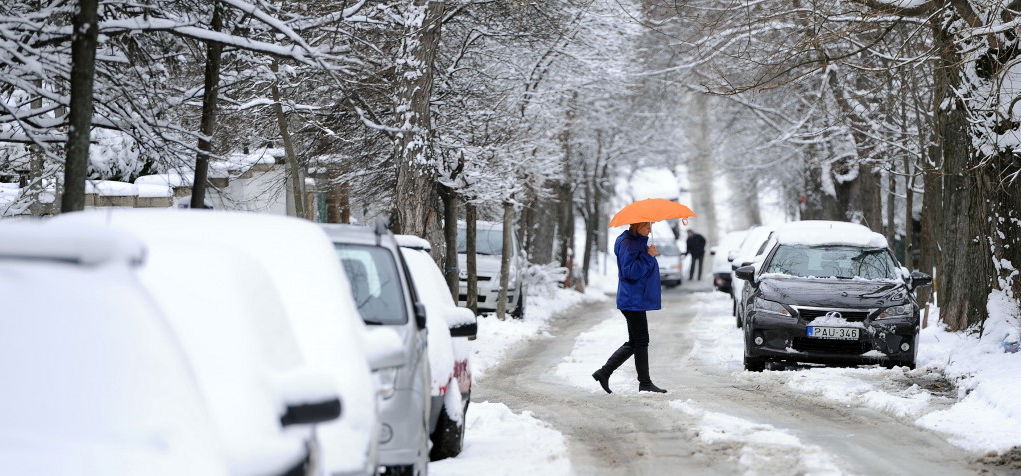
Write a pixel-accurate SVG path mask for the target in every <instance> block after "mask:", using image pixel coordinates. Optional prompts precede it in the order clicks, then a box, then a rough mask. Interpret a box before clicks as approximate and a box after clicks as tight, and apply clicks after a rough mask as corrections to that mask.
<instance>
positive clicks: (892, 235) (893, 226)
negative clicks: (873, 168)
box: [886, 160, 910, 253]
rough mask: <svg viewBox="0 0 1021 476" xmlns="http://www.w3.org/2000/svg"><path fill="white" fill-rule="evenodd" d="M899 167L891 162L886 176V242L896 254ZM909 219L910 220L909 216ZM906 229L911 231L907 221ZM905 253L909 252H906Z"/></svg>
mask: <svg viewBox="0 0 1021 476" xmlns="http://www.w3.org/2000/svg"><path fill="white" fill-rule="evenodd" d="M896 171H897V167H896V166H895V163H894V161H893V160H891V161H890V172H889V173H888V174H886V178H887V180H886V241H887V243H889V244H890V247H891V248H893V250H894V252H896V251H897V248H896V246H894V240H896V239H897V223H896V220H895V211H896V208H895V206H896V204H897V203H896V202H897V174H896ZM907 218H910V216H908V217H907ZM904 229H905V230H910V228H909V227H908V223H907V220H905V223H904ZM904 251H905V253H906V252H907V250H906V249H905V250H904Z"/></svg>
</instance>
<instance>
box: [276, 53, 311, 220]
mask: <svg viewBox="0 0 1021 476" xmlns="http://www.w3.org/2000/svg"><path fill="white" fill-rule="evenodd" d="M269 69H270V71H273V73H274V74H275V73H276V72H277V70H278V64H277V61H276V60H273V63H271V64H270V67H269ZM277 83H278V81H276V80H274V81H273V85H272V86H270V95H271V97H272V99H273V115H275V116H276V119H277V128H279V129H280V140H281V141H282V142H283V143H284V160H285V161H286V167H287V176H288V177H287V180H288V181H290V187H289V188H290V191H291V193H292V194H293V195H292V197H291V200H293V202H292V203H294V216H297V217H304V216H305V205H306V203H305V178H304V174H302V170H301V166H300V165H299V164H298V157H297V155H296V154H295V152H294V143H293V142H291V132H290V130H289V129H288V126H287V115H286V114H284V105H283V104H282V103H281V102H280V100H281V95H280V88H279V87H278V86H277Z"/></svg>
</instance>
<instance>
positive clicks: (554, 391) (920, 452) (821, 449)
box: [472, 283, 1009, 475]
mask: <svg viewBox="0 0 1021 476" xmlns="http://www.w3.org/2000/svg"><path fill="white" fill-rule="evenodd" d="M707 291H709V289H708V288H707V284H703V285H699V284H698V283H696V284H695V285H691V284H688V283H686V284H685V285H684V287H682V288H680V289H677V290H672V291H668V292H666V293H665V294H664V309H666V310H665V311H659V312H655V313H651V315H650V319H649V320H650V331H651V335H652V348H651V352H650V353H651V356H650V361H651V364H652V377H653V379H654V381H655V382H656V383H657V384H658V385H660V386H662V387H665V388H667V389H669V390H670V393H668V394H666V395H655V394H644V393H643V394H638V393H637V392H636V390H637V385H636V384H635V383H634V367H633V365H632V364H631V363H630V362H629V363H628V364H625V366H624V367H622V368H621V369H620V370H618V372H617V374H615V376H614V379H613V380H611V385H612V386H613V388H614V389H615V393H614V394H613V395H606V394H604V393H603V392H602V391H601V390H599V389H598V386H597V384H596V383H595V382H594V381H592V379H591V377H589V376H588V375H589V374H590V373H591V372H592V371H593V370H595V369H596V368H597V367H598V366H599V365H601V364H602V362H603V359H605V358H606V356H608V355H609V353H610V352H612V349H613V346H616V345H619V344H620V343H623V342H624V341H625V340H626V331H625V328H624V324H623V319H622V318H620V317H619V315H618V314H617V311H616V310H615V309H613V303H612V301H607V302H600V303H595V304H586V305H582V306H580V307H577V308H575V309H574V311H573V312H571V313H569V314H567V315H563V316H561V317H559V318H557V319H556V320H555V321H553V323H552V326H551V328H550V330H549V333H550V334H551V335H552V336H553V337H548V338H540V339H536V340H533V341H530V342H527V343H525V344H523V345H522V346H521V347H519V348H517V349H515V350H514V351H512V352H510V353H509V354H508V355H507V356H506V357H505V358H504V359H503V361H502V362H501V364H500V365H499V366H497V367H495V368H493V369H492V370H491V371H489V372H488V373H487V375H486V377H485V378H484V379H482V380H481V381H480V382H479V383H478V385H477V388H476V390H475V392H474V393H473V395H472V399H473V400H475V401H485V400H488V401H492V402H502V403H504V404H506V405H507V406H508V407H510V409H511V410H513V411H515V412H521V411H530V412H531V413H532V414H534V416H535V417H536V418H538V419H539V420H542V421H545V422H547V423H549V424H550V425H551V426H552V427H553V428H554V429H556V430H558V431H560V432H561V433H563V435H564V437H565V438H566V439H567V446H568V448H569V453H570V454H569V456H570V460H571V464H572V466H573V470H574V472H575V473H576V474H663V473H664V472H665V474H770V475H774V474H775V475H784V474H791V475H793V474H941V475H952V474H976V473H977V472H982V471H989V472H990V473H992V474H1009V473H1001V471H1000V469H1002V468H997V467H991V466H983V465H980V464H979V463H977V462H975V461H976V460H975V456H974V455H973V454H971V453H968V452H966V451H964V450H962V449H960V448H958V447H956V446H953V445H951V444H950V443H948V442H947V441H946V440H945V439H944V438H943V437H942V436H941V435H938V434H936V433H934V432H931V431H929V430H926V429H923V428H921V427H919V426H917V425H915V424H914V423H913V418H912V416H911V414H912V411H914V410H913V408H914V407H915V406H917V405H920V404H924V405H926V406H927V407H929V408H930V409H931V408H932V407H935V408H939V407H940V406H941V405H946V404H948V402H949V398H944V397H941V396H940V394H939V392H938V391H936V392H929V391H925V392H923V391H922V390H919V387H917V386H914V385H916V384H918V385H923V386H924V385H928V384H930V383H931V386H932V387H933V388H936V389H938V388H939V383H938V382H935V383H932V382H924V381H912V380H911V379H909V378H908V377H905V376H903V370H899V369H898V370H889V371H888V370H885V369H883V370H881V371H880V370H879V369H861V370H857V369H855V371H857V372H860V373H861V375H862V377H861V378H856V379H855V382H856V384H858V385H863V386H865V387H866V390H863V393H864V394H866V396H868V397H870V398H878V399H882V398H885V399H887V400H890V402H889V404H888V405H886V406H885V407H884V406H882V405H880V406H879V407H878V408H877V406H875V405H873V406H869V405H858V404H854V403H849V402H847V401H842V400H841V399H840V398H835V397H832V396H827V395H826V393H825V392H826V389H825V388H823V389H818V388H816V389H808V390H806V389H805V388H798V387H797V386H792V384H791V380H792V379H795V378H797V377H798V376H799V375H810V376H811V377H813V378H811V379H809V380H810V381H811V382H813V383H814V384H816V385H823V386H825V385H833V386H834V387H837V390H840V388H839V387H841V386H842V385H844V386H845V387H846V383H842V382H841V378H842V375H843V374H840V373H839V371H840V370H851V369H832V370H836V371H838V373H836V374H833V375H830V374H828V373H827V371H829V370H831V369H800V370H792V371H788V372H767V373H766V374H750V373H747V372H743V371H742V370H740V369H739V368H735V367H736V363H735V362H736V360H735V359H736V358H737V357H738V356H739V355H740V347H739V346H740V341H739V340H735V339H734V337H733V336H735V335H736V333H734V332H733V331H730V332H729V333H728V334H727V335H728V336H729V337H721V336H722V335H723V332H724V331H723V329H728V330H729V329H732V322H733V320H732V319H729V321H728V323H727V324H726V325H724V324H722V323H720V324H717V323H716V321H713V322H711V323H710V322H707V321H704V320H705V319H722V317H721V314H722V315H727V314H728V312H727V311H728V310H729V309H728V307H729V301H726V298H725V297H723V296H722V295H720V294H718V293H717V295H715V296H714V295H713V294H709V293H707ZM721 297H723V299H721ZM707 324H711V325H707ZM727 325H729V326H730V327H727ZM716 329H721V330H720V331H719V332H717V331H716ZM693 349H697V350H698V352H694V353H693V352H692V350H693ZM880 372H888V373H885V374H881V375H880ZM817 376H818V377H822V378H815V377H817ZM870 376H871V377H870ZM870 378H872V379H873V381H872V382H871V383H870V381H869V379H870ZM916 380H917V379H916ZM827 382H832V383H827ZM873 387H875V389H878V390H869V389H872V388H873ZM844 390H846V388H845V389H844ZM837 393H840V392H839V391H838V392H837ZM842 395H843V393H842ZM944 400H946V402H944ZM920 401H921V402H922V403H919V402H920ZM884 404H885V403H884ZM887 407H889V408H887ZM882 408H885V409H886V410H887V411H882V410H881V409H882ZM517 437H526V436H525V435H518V436H517ZM526 438H527V437H526ZM551 469H552V468H551ZM554 472H558V471H550V473H554Z"/></svg>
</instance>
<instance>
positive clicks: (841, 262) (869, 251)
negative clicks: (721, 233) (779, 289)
mask: <svg viewBox="0 0 1021 476" xmlns="http://www.w3.org/2000/svg"><path fill="white" fill-rule="evenodd" d="M763 272H765V273H780V274H788V275H791V276H800V277H804V278H808V277H815V278H831V277H833V278H840V279H854V278H861V279H870V280H875V279H896V278H897V276H898V274H897V264H896V263H895V262H894V261H893V258H892V257H891V256H890V252H889V251H887V250H886V249H885V248H859V247H855V246H803V245H780V247H778V248H777V249H776V253H774V254H773V257H772V258H770V260H769V264H768V265H766V267H765V269H764V270H763Z"/></svg>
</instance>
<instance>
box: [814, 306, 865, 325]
mask: <svg viewBox="0 0 1021 476" xmlns="http://www.w3.org/2000/svg"><path fill="white" fill-rule="evenodd" d="M830 311H832V309H803V308H798V314H800V315H801V318H802V319H804V320H806V321H811V320H813V319H815V318H817V317H822V316H825V315H826V313H827V312H830ZM837 312H839V313H840V317H843V318H844V319H846V320H848V321H851V322H861V321H864V320H865V318H867V317H869V311H837Z"/></svg>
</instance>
